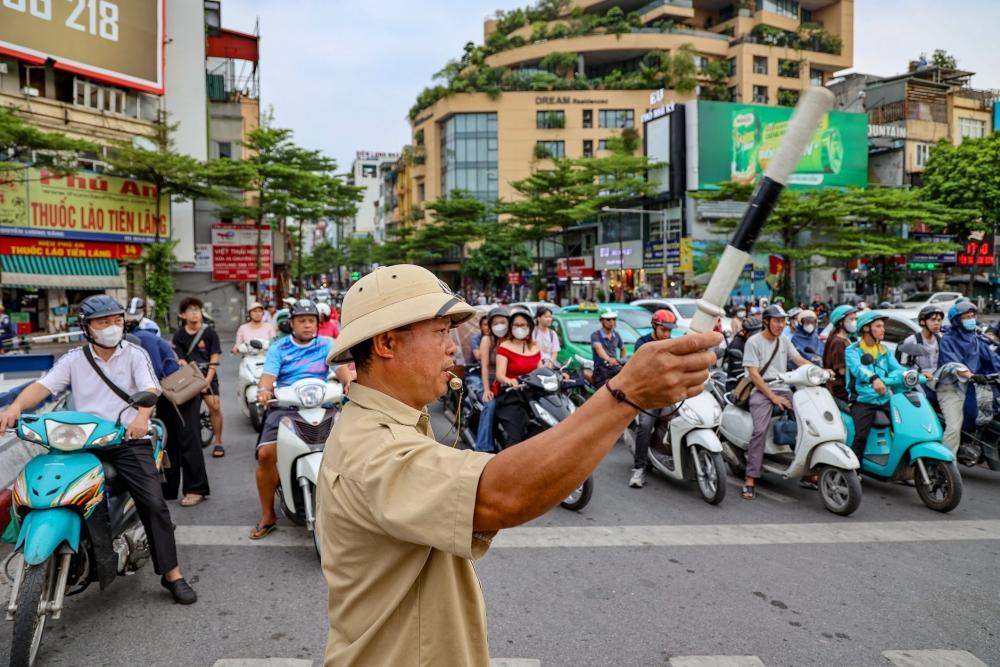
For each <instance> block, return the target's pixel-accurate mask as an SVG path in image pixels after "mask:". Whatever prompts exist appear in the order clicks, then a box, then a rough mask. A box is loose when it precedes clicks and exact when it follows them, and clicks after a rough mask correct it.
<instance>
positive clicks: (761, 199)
mask: <svg viewBox="0 0 1000 667" xmlns="http://www.w3.org/2000/svg"><path fill="white" fill-rule="evenodd" d="M833 99H834V97H833V93H832V92H830V90H829V89H827V88H819V87H813V88H809V89H808V90H806V91H805V92H804V93H803V94H802V97H801V98H800V99H799V103H798V105H797V106H796V107H795V113H794V114H792V119H791V121H790V122H789V123H788V129H787V130H786V131H785V135H784V137H782V139H781V145H780V146H779V147H778V151H777V153H776V154H775V156H774V159H773V160H771V162H770V163H768V165H767V170H766V171H765V172H764V178H763V179H761V181H760V183H758V184H757V188H756V190H754V193H753V197H751V198H750V205H749V207H747V210H746V213H744V214H743V219H742V220H741V221H740V225H739V227H737V228H736V233H735V234H733V238H732V240H731V241H730V242H729V244H728V245H727V246H726V249H725V251H723V253H722V258H721V259H719V265H718V266H717V267H716V269H715V272H714V273H713V274H712V278H711V280H709V282H708V286H707V287H706V288H705V294H704V296H702V298H701V299H699V300H698V312H697V313H695V316H694V318H693V319H692V322H691V331H695V332H698V333H702V332H707V331H712V330H713V329H714V328H715V320H716V319H717V318H719V317H722V316H723V315H724V314H725V313H724V311H723V310H722V306H723V305H724V304H725V303H726V300H727V299H728V298H729V294H730V293H731V292H732V291H733V288H734V287H735V286H736V281H737V280H739V277H740V274H741V273H743V267H744V266H746V263H747V262H748V261H749V260H750V254H751V252H752V251H753V246H754V244H755V243H756V242H757V237H758V236H760V232H761V230H762V229H763V228H764V223H766V222H767V218H768V216H769V215H771V212H772V211H773V210H774V207H775V205H776V204H777V203H778V197H779V195H781V191H782V190H784V189H785V186H786V185H787V184H788V179H789V177H790V176H791V175H792V172H793V171H795V166H796V165H797V164H798V163H799V160H800V159H802V154H803V153H804V152H805V149H806V146H808V145H809V142H810V140H812V138H813V135H814V134H815V133H816V128H818V127H819V123H820V120H821V119H822V118H823V114H825V113H827V112H828V111H830V109H832V108H833Z"/></svg>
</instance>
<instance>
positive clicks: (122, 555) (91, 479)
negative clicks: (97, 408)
mask: <svg viewBox="0 0 1000 667" xmlns="http://www.w3.org/2000/svg"><path fill="white" fill-rule="evenodd" d="M155 404H156V394H153V393H150V392H138V393H137V394H135V395H133V396H132V397H131V399H130V405H132V406H135V407H142V408H149V407H153V405H155ZM126 409H127V408H126ZM124 412H125V410H124V409H123V410H122V413H124ZM152 425H153V433H152V437H151V438H150V439H149V444H151V445H152V447H153V460H154V463H155V464H156V467H157V469H161V468H162V465H163V457H164V453H163V446H164V434H163V431H162V426H161V425H160V424H159V423H158V420H153V422H152ZM17 437H18V438H20V439H21V440H23V441H24V442H28V443H31V444H34V445H39V446H41V447H44V448H45V449H48V450H49V452H48V453H46V454H41V455H39V456H36V457H35V458H33V459H31V460H30V461H28V464H27V465H26V466H25V467H24V469H23V470H22V471H21V474H20V475H18V477H17V481H16V482H15V483H14V488H13V491H12V501H13V510H14V516H13V519H14V520H13V522H12V525H11V526H10V527H9V530H10V531H11V533H14V534H15V535H16V537H15V539H14V552H13V553H12V554H11V556H10V558H9V559H8V560H7V562H6V563H5V569H6V568H8V567H9V566H10V564H11V563H12V562H13V561H14V560H15V558H16V557H18V556H20V558H18V559H17V560H18V561H19V562H18V563H17V569H16V570H15V571H14V576H13V586H12V587H11V593H10V602H9V603H8V604H7V620H9V621H13V622H14V623H13V625H14V628H13V631H12V632H11V651H10V664H11V665H12V666H13V665H17V666H18V667H22V666H24V667H31V665H33V664H34V663H35V659H36V658H37V656H38V649H39V647H40V645H41V641H42V633H43V632H44V630H45V625H46V621H47V620H48V619H49V618H51V619H53V620H58V619H59V617H60V615H61V614H62V611H63V599H64V598H65V597H66V596H69V595H75V594H77V593H80V592H82V591H83V590H84V589H85V588H87V586H89V585H90V584H91V583H93V582H95V581H96V582H98V583H99V584H100V587H101V589H102V590H103V589H104V588H105V587H107V586H108V585H110V584H111V582H112V581H114V580H115V578H117V577H118V576H121V575H126V574H131V573H132V572H134V571H136V570H137V569H139V568H140V567H142V565H143V564H144V563H145V562H146V561H147V560H149V544H148V540H147V539H146V532H145V530H144V529H143V526H142V523H141V522H140V521H139V515H138V514H137V512H136V508H135V501H133V500H132V498H131V497H130V496H129V493H128V491H127V490H125V488H124V481H123V480H122V479H121V478H120V477H119V476H118V474H117V471H116V470H115V469H114V467H113V466H112V465H111V464H110V463H103V464H102V463H101V461H100V460H99V459H98V458H97V457H96V456H94V454H93V453H91V452H92V451H93V450H96V449H106V448H111V447H121V446H123V445H129V444H133V442H138V441H128V440H126V439H125V426H124V425H123V424H122V423H121V413H120V414H119V415H118V420H116V421H114V422H111V421H107V420H105V419H100V418H99V417H96V416H94V415H91V414H88V413H86V412H71V411H64V412H49V413H46V414H37V415H34V414H23V415H21V418H20V419H19V420H18V423H17ZM4 537H5V538H8V537H10V534H7V533H5V535H4Z"/></svg>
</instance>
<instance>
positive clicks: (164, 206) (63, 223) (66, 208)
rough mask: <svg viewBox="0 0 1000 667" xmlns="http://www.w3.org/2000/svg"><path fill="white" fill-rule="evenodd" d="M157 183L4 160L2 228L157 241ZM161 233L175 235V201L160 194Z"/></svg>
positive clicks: (39, 234) (40, 234)
mask: <svg viewBox="0 0 1000 667" xmlns="http://www.w3.org/2000/svg"><path fill="white" fill-rule="evenodd" d="M156 198H157V192H156V188H155V187H154V186H152V185H150V184H149V183H144V182H141V181H134V180H132V179H129V178H118V177H115V176H105V175H103V174H94V173H89V172H78V173H76V174H59V173H55V172H50V171H49V170H47V169H45V168H41V169H37V168H34V167H30V168H29V167H24V166H23V165H19V164H10V163H7V164H0V234H5V235H9V236H23V237H33V238H50V239H69V240H76V241H107V242H111V243H153V242H154V241H155V240H156V226H157V218H156ZM159 227H160V237H161V238H169V237H170V202H169V200H168V198H167V197H162V198H161V204H160V218H159Z"/></svg>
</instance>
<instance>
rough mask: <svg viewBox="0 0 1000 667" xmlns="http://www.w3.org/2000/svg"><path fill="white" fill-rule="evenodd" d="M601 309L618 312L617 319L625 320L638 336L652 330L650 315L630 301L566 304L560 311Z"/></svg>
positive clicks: (593, 310)
mask: <svg viewBox="0 0 1000 667" xmlns="http://www.w3.org/2000/svg"><path fill="white" fill-rule="evenodd" d="M602 310H613V311H615V312H616V313H618V321H619V322H625V323H626V324H628V325H629V326H631V327H632V328H633V329H635V330H636V331H638V332H639V335H640V336H645V335H646V334H648V333H652V331H653V323H652V319H653V318H652V315H651V314H650V312H649V311H648V310H646V309H645V308H643V307H642V306H636V305H635V304H631V303H613V302H608V303H581V304H577V305H573V306H566V307H565V308H563V309H562V311H560V312H580V311H587V312H593V313H597V312H599V311H602Z"/></svg>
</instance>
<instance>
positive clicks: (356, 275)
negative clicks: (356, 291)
mask: <svg viewBox="0 0 1000 667" xmlns="http://www.w3.org/2000/svg"><path fill="white" fill-rule="evenodd" d="M351 280H352V281H354V282H357V281H359V280H361V272H360V271H351Z"/></svg>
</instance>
